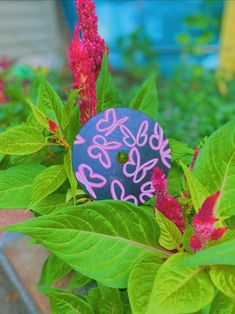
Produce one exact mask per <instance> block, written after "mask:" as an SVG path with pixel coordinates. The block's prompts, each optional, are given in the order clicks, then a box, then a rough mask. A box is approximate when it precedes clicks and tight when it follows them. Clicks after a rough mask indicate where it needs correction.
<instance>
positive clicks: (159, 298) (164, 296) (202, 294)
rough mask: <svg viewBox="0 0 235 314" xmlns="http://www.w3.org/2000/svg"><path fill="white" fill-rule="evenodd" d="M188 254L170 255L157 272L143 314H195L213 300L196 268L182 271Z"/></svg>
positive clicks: (207, 280) (209, 286) (209, 287)
mask: <svg viewBox="0 0 235 314" xmlns="http://www.w3.org/2000/svg"><path fill="white" fill-rule="evenodd" d="M188 255H189V254H188V253H178V254H174V255H172V256H171V257H170V258H169V259H168V260H167V262H165V263H164V264H163V265H162V267H161V268H160V269H159V271H158V273H157V276H156V279H155V282H154V285H153V290H152V294H151V297H150V302H149V307H148V310H147V312H146V313H147V314H152V313H158V314H181V313H193V312H196V311H199V310H200V309H202V308H203V307H204V306H206V305H207V304H209V303H210V302H211V301H212V299H213V297H214V288H213V285H212V284H211V281H210V278H209V276H208V275H207V274H206V273H205V271H204V270H203V269H202V268H200V267H191V268H190V267H187V268H182V267H181V266H179V263H180V262H181V261H182V260H184V259H185V258H186V257H187V256H188Z"/></svg>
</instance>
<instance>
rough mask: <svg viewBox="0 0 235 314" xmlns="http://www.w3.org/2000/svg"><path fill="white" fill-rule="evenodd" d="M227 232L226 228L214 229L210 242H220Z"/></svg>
mask: <svg viewBox="0 0 235 314" xmlns="http://www.w3.org/2000/svg"><path fill="white" fill-rule="evenodd" d="M227 230H228V227H223V228H217V229H214V231H213V232H212V234H211V240H220V239H221V238H222V236H223V235H224V233H225V232H226V231H227Z"/></svg>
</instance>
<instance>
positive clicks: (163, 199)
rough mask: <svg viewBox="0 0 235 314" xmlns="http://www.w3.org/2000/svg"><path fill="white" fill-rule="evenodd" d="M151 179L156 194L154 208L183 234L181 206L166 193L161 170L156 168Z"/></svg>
mask: <svg viewBox="0 0 235 314" xmlns="http://www.w3.org/2000/svg"><path fill="white" fill-rule="evenodd" d="M151 179H152V185H153V188H154V190H155V194H156V208H157V209H158V210H159V211H160V212H161V213H162V214H163V215H164V216H166V217H167V218H168V219H169V220H171V221H172V222H173V223H174V224H175V225H176V226H177V227H178V228H179V230H180V231H181V232H182V233H183V232H184V229H185V221H184V219H183V215H182V206H181V204H180V203H179V202H178V201H177V200H176V199H175V198H174V197H173V196H172V195H170V194H169V193H168V191H167V180H166V175H165V173H164V172H163V170H162V169H161V168H158V167H156V168H154V170H153V173H152V176H151Z"/></svg>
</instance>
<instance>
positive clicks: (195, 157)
mask: <svg viewBox="0 0 235 314" xmlns="http://www.w3.org/2000/svg"><path fill="white" fill-rule="evenodd" d="M198 154H199V150H198V148H197V146H195V147H194V155H193V160H192V163H191V165H190V166H189V169H190V170H191V171H193V168H194V165H195V162H196V159H197V156H198Z"/></svg>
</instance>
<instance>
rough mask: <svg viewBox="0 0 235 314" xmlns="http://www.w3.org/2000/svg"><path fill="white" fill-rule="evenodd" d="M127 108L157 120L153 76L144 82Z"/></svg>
mask: <svg viewBox="0 0 235 314" xmlns="http://www.w3.org/2000/svg"><path fill="white" fill-rule="evenodd" d="M129 107H130V108H131V109H135V110H139V111H142V112H144V113H145V114H147V115H148V116H149V117H151V118H153V119H154V120H156V119H157V107H158V99H157V89H156V78H155V75H153V76H151V77H150V78H149V79H148V80H146V81H145V82H144V84H143V85H142V86H141V87H140V89H139V91H138V92H137V95H136V96H135V98H134V99H133V100H132V102H131V104H130V106H129Z"/></svg>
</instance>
